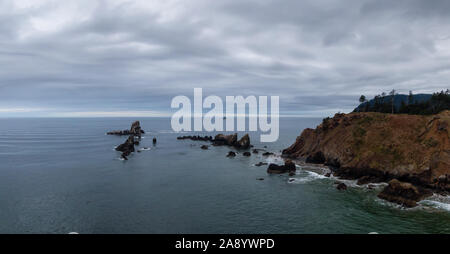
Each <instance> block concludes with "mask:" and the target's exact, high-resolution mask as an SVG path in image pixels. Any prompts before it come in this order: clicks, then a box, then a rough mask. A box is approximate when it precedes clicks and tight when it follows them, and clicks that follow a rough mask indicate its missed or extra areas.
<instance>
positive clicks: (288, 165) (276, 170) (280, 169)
mask: <svg viewBox="0 0 450 254" xmlns="http://www.w3.org/2000/svg"><path fill="white" fill-rule="evenodd" d="M267 173H269V174H284V173H289V174H293V173H295V163H294V162H292V161H291V160H286V161H285V162H284V165H277V164H274V163H271V164H269V167H268V168H267Z"/></svg>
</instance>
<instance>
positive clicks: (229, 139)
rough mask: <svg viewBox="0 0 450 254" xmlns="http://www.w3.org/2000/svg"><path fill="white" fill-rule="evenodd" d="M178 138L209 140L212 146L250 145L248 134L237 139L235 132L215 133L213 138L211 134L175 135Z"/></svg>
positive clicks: (238, 146) (237, 147)
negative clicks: (227, 133) (226, 133)
mask: <svg viewBox="0 0 450 254" xmlns="http://www.w3.org/2000/svg"><path fill="white" fill-rule="evenodd" d="M177 139H178V140H185V139H189V140H193V141H210V142H211V143H212V145H213V146H232V147H234V148H236V149H249V148H250V147H252V145H251V144H250V136H249V135H248V134H245V135H244V136H243V137H242V138H241V139H239V140H238V135H237V133H234V134H230V135H225V134H217V135H216V136H215V137H214V138H213V137H212V136H203V137H202V136H198V135H197V136H180V137H177Z"/></svg>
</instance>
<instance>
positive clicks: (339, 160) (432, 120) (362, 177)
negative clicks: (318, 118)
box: [282, 110, 450, 207]
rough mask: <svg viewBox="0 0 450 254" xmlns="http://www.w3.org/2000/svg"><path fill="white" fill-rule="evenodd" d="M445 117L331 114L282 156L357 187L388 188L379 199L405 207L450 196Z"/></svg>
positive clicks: (448, 114) (449, 123) (449, 122)
mask: <svg viewBox="0 0 450 254" xmlns="http://www.w3.org/2000/svg"><path fill="white" fill-rule="evenodd" d="M449 133H450V111H448V110H446V111H442V112H441V113H439V114H436V115H429V116H421V115H406V114H384V113H375V112H364V113H356V112H355V113H350V114H336V115H335V116H334V117H333V118H326V119H324V120H323V122H322V124H320V125H319V126H318V127H317V128H316V129H305V130H304V131H303V132H302V133H301V135H300V136H299V137H298V138H297V140H296V141H295V143H294V144H292V145H291V146H290V147H289V148H287V149H285V150H283V151H282V156H283V157H287V158H290V159H300V160H304V161H305V162H306V163H317V164H324V165H326V166H329V168H330V169H331V171H332V172H333V175H335V176H338V177H340V178H344V179H354V180H358V184H368V183H375V182H388V186H387V187H385V189H384V190H383V191H382V192H381V193H380V194H379V197H380V198H383V199H386V200H388V201H391V202H395V203H398V204H401V205H404V206H408V207H411V206H415V205H416V202H417V201H420V200H421V199H423V198H424V197H427V196H428V195H430V194H431V193H432V192H439V193H442V194H448V192H449V191H450V141H449Z"/></svg>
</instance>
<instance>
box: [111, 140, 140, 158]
mask: <svg viewBox="0 0 450 254" xmlns="http://www.w3.org/2000/svg"><path fill="white" fill-rule="evenodd" d="M137 144H139V141H137V140H135V137H134V136H133V135H130V136H129V137H128V139H127V140H126V141H125V142H124V143H123V144H121V145H118V146H117V147H116V151H119V152H122V155H121V158H123V159H125V160H128V158H127V157H128V155H130V154H131V153H132V152H134V151H135V149H134V146H135V145H137Z"/></svg>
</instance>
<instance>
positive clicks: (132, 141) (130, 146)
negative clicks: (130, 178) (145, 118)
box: [106, 121, 156, 160]
mask: <svg viewBox="0 0 450 254" xmlns="http://www.w3.org/2000/svg"><path fill="white" fill-rule="evenodd" d="M144 133H145V131H144V130H142V128H141V123H140V122H139V121H135V122H134V123H133V124H131V128H130V129H129V130H122V131H110V132H107V133H106V134H107V135H117V136H123V135H128V138H127V140H126V141H125V142H124V143H123V144H120V145H118V146H117V147H116V148H115V149H116V151H119V152H122V155H121V156H120V157H121V158H122V159H124V160H128V156H129V155H130V154H131V153H132V152H135V148H134V146H135V145H139V142H140V140H141V137H142V134H144ZM153 142H154V143H155V142H156V139H154V141H153Z"/></svg>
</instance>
